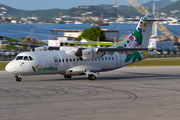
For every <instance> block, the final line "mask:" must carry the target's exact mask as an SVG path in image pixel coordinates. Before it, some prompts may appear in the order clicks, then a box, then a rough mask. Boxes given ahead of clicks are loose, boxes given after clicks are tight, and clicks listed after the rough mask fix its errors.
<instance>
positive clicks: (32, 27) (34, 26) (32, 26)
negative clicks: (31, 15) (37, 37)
mask: <svg viewBox="0 0 180 120" xmlns="http://www.w3.org/2000/svg"><path fill="white" fill-rule="evenodd" d="M36 27H37V25H31V41H32V40H33V31H34V30H35V29H36Z"/></svg>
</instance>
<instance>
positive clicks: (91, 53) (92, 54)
mask: <svg viewBox="0 0 180 120" xmlns="http://www.w3.org/2000/svg"><path fill="white" fill-rule="evenodd" d="M81 53H82V56H81V57H82V58H83V59H85V60H91V59H96V58H99V57H102V56H103V55H104V54H105V53H104V52H97V51H96V48H86V49H83V50H81Z"/></svg>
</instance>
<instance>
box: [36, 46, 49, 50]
mask: <svg viewBox="0 0 180 120" xmlns="http://www.w3.org/2000/svg"><path fill="white" fill-rule="evenodd" d="M47 50H48V46H43V47H35V48H34V51H47Z"/></svg>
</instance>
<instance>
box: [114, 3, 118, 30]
mask: <svg viewBox="0 0 180 120" xmlns="http://www.w3.org/2000/svg"><path fill="white" fill-rule="evenodd" d="M113 7H114V29H116V18H117V7H118V6H117V0H114V6H113Z"/></svg>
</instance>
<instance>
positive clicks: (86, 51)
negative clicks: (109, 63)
mask: <svg viewBox="0 0 180 120" xmlns="http://www.w3.org/2000/svg"><path fill="white" fill-rule="evenodd" d="M60 50H65V52H66V53H67V54H68V55H71V56H75V57H79V58H80V59H83V60H91V59H95V58H99V57H101V56H103V55H104V54H105V52H97V51H96V48H86V47H81V48H76V47H61V48H60Z"/></svg>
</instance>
